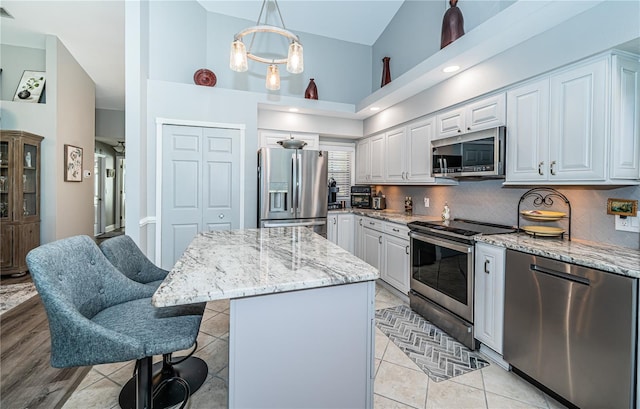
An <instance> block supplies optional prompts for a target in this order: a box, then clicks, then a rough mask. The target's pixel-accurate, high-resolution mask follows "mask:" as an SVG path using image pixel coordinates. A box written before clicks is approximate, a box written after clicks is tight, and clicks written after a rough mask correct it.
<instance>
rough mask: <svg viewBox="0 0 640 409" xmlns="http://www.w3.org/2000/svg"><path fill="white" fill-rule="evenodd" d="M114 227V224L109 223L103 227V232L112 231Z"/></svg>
mask: <svg viewBox="0 0 640 409" xmlns="http://www.w3.org/2000/svg"><path fill="white" fill-rule="evenodd" d="M115 229H116V225H115V224H110V225H108V226H107V227H105V228H104V232H105V233H109V232H110V231H114V230H115Z"/></svg>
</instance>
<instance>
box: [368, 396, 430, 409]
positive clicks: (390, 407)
mask: <svg viewBox="0 0 640 409" xmlns="http://www.w3.org/2000/svg"><path fill="white" fill-rule="evenodd" d="M413 408H414V407H413V406H408V405H405V404H404V403H400V402H396V401H395V400H391V399H389V398H385V397H384V396H380V395H378V394H374V395H373V409H413ZM420 409H422V408H420Z"/></svg>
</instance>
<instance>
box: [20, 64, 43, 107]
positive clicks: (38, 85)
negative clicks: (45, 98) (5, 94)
mask: <svg viewBox="0 0 640 409" xmlns="http://www.w3.org/2000/svg"><path fill="white" fill-rule="evenodd" d="M44 83H45V73H44V72H42V71H25V72H24V73H22V79H20V83H19V84H18V89H16V94H15V95H14V96H13V100H14V101H20V102H32V103H38V102H39V101H40V96H41V95H42V91H43V90H44Z"/></svg>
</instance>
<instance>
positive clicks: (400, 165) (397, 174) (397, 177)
mask: <svg viewBox="0 0 640 409" xmlns="http://www.w3.org/2000/svg"><path fill="white" fill-rule="evenodd" d="M385 138H386V155H385V160H386V162H387V166H386V169H385V177H384V180H385V182H404V180H405V175H406V172H405V169H406V163H405V161H404V152H405V146H404V145H405V129H404V128H400V129H396V130H393V131H390V132H387V134H386V136H385Z"/></svg>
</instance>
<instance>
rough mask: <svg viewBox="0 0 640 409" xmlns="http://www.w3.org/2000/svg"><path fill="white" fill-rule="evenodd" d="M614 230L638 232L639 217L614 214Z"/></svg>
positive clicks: (639, 231) (639, 226) (639, 228)
mask: <svg viewBox="0 0 640 409" xmlns="http://www.w3.org/2000/svg"><path fill="white" fill-rule="evenodd" d="M616 230H620V231H630V232H632V233H640V218H638V217H631V216H626V217H623V216H616Z"/></svg>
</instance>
